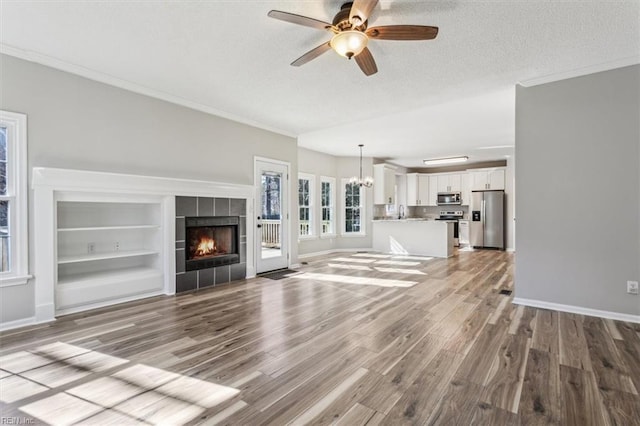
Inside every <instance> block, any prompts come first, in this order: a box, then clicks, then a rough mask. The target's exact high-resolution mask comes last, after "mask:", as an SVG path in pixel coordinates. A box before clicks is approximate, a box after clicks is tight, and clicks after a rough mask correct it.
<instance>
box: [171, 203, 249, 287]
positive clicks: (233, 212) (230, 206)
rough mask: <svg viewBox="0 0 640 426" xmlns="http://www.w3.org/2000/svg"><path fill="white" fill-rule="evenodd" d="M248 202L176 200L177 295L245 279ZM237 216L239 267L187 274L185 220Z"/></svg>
mask: <svg viewBox="0 0 640 426" xmlns="http://www.w3.org/2000/svg"><path fill="white" fill-rule="evenodd" d="M246 207H247V202H246V200H244V199H236V198H212V197H183V196H177V197H176V293H183V292H186V291H193V290H198V289H202V288H209V287H212V286H217V285H222V284H226V283H229V282H231V281H236V280H241V279H244V278H245V277H246V275H247V263H246V262H247V244H246V241H247V229H246V228H247V226H246V223H247V218H246ZM209 216H239V217H240V224H239V227H238V228H239V240H238V243H239V248H240V250H239V252H240V253H239V254H240V263H235V264H232V265H225V266H217V267H213V268H207V269H200V270H197V271H186V267H185V263H186V256H185V246H186V244H185V239H186V233H185V217H209Z"/></svg>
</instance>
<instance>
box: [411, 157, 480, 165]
mask: <svg viewBox="0 0 640 426" xmlns="http://www.w3.org/2000/svg"><path fill="white" fill-rule="evenodd" d="M468 159H469V157H467V156H461V157H449V158H433V159H431V160H422V162H423V163H424V164H425V166H437V165H439V164H456V163H464V162H465V161H467V160H468Z"/></svg>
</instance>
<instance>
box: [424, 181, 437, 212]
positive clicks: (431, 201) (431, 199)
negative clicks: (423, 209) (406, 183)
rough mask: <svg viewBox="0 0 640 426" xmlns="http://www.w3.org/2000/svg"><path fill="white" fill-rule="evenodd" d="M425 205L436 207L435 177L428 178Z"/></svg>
mask: <svg viewBox="0 0 640 426" xmlns="http://www.w3.org/2000/svg"><path fill="white" fill-rule="evenodd" d="M427 205H428V206H437V205H438V176H436V175H430V176H429V201H428V202H427Z"/></svg>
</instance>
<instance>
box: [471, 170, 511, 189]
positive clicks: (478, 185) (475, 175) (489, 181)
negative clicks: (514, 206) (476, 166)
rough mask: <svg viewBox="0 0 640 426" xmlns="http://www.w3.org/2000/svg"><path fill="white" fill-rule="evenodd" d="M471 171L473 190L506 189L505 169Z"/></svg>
mask: <svg viewBox="0 0 640 426" xmlns="http://www.w3.org/2000/svg"><path fill="white" fill-rule="evenodd" d="M469 173H470V175H471V190H473V191H484V190H488V189H504V169H484V170H473V171H470V172H469Z"/></svg>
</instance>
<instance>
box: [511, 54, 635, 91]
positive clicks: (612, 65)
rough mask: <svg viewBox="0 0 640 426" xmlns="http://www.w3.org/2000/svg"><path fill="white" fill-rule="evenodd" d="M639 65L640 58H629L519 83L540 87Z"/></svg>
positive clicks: (524, 85) (525, 85)
mask: <svg viewBox="0 0 640 426" xmlns="http://www.w3.org/2000/svg"><path fill="white" fill-rule="evenodd" d="M637 64H640V56H629V57H627V58H621V59H616V60H615V61H610V62H603V63H600V64H594V65H589V66H587V67H582V68H576V69H572V70H568V71H562V72H558V73H554V74H549V75H545V76H541V77H536V78H531V79H528V80H522V81H520V82H518V84H519V85H520V86H523V87H533V86H539V85H541V84H547V83H553V82H555V81H560V80H566V79H568V78H574V77H581V76H583V75H589V74H595V73H597V72H602V71H609V70H613V69H616V68H623V67H628V66H630V65H637Z"/></svg>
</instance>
